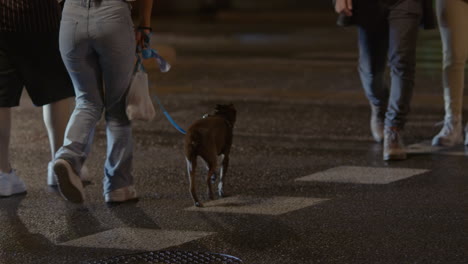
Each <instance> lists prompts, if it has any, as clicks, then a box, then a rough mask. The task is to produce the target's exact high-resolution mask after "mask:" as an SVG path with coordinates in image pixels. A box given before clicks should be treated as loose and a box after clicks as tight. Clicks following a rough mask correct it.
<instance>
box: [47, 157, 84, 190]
mask: <svg viewBox="0 0 468 264" xmlns="http://www.w3.org/2000/svg"><path fill="white" fill-rule="evenodd" d="M79 175H80V178H81V181H82V182H89V171H88V167H86V165H83V167H81V171H80V173H79ZM47 185H48V186H51V187H55V186H57V175H55V172H54V162H53V161H51V162H49V165H48V166H47Z"/></svg>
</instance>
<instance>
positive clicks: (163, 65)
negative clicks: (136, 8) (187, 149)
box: [138, 33, 187, 135]
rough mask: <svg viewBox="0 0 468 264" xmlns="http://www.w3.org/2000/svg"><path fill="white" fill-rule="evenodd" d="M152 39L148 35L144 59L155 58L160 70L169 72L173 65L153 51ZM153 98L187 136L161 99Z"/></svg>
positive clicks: (168, 117)
mask: <svg viewBox="0 0 468 264" xmlns="http://www.w3.org/2000/svg"><path fill="white" fill-rule="evenodd" d="M150 37H151V33H150V34H146V37H145V48H144V49H143V50H142V51H141V55H142V57H143V59H152V58H154V59H155V60H156V63H157V64H158V65H159V70H160V71H161V72H168V71H169V70H170V69H171V65H170V64H169V63H168V62H167V61H166V60H165V59H164V58H163V57H161V55H159V53H158V52H157V51H156V50H155V49H152V48H151V47H150ZM138 57H139V56H138ZM141 67H142V69H143V70H144V68H143V64H141ZM153 98H154V100H155V101H156V102H157V103H158V105H159V107H160V108H161V110H162V111H163V114H164V115H165V116H166V118H167V120H168V121H169V122H170V123H171V124H172V126H174V128H175V129H177V130H178V131H179V132H180V133H182V134H184V135H185V134H186V133H187V132H185V130H183V129H182V128H181V127H180V126H179V125H178V124H177V123H176V122H175V121H174V119H172V117H171V116H170V115H169V113H168V112H167V111H166V108H164V106H163V104H162V103H161V101H160V100H159V98H158V97H157V96H156V95H154V96H153Z"/></svg>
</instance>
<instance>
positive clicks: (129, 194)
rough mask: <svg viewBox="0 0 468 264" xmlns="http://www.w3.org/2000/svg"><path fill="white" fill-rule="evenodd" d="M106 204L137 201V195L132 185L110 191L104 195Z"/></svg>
mask: <svg viewBox="0 0 468 264" xmlns="http://www.w3.org/2000/svg"><path fill="white" fill-rule="evenodd" d="M104 200H105V201H106V203H123V202H127V201H135V200H138V195H137V192H136V190H135V187H134V186H133V185H130V186H126V187H123V188H120V189H117V190H113V191H110V192H108V193H106V194H105V195H104Z"/></svg>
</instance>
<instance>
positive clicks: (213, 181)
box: [205, 161, 217, 184]
mask: <svg viewBox="0 0 468 264" xmlns="http://www.w3.org/2000/svg"><path fill="white" fill-rule="evenodd" d="M205 167H206V171H207V172H208V171H209V170H210V166H209V165H208V162H206V161H205ZM216 178H217V176H216V171H215V172H213V175H212V176H211V183H212V184H213V183H215V182H216Z"/></svg>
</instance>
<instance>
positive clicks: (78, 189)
mask: <svg viewBox="0 0 468 264" xmlns="http://www.w3.org/2000/svg"><path fill="white" fill-rule="evenodd" d="M54 172H55V174H56V175H57V183H58V187H59V190H60V193H61V194H62V196H63V197H64V198H65V199H66V200H68V201H70V202H72V203H82V202H83V201H84V193H83V183H82V182H81V179H80V177H79V176H78V175H77V174H76V173H75V172H74V171H73V169H72V167H71V165H70V163H68V161H66V160H63V159H57V160H56V161H55V163H54Z"/></svg>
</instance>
